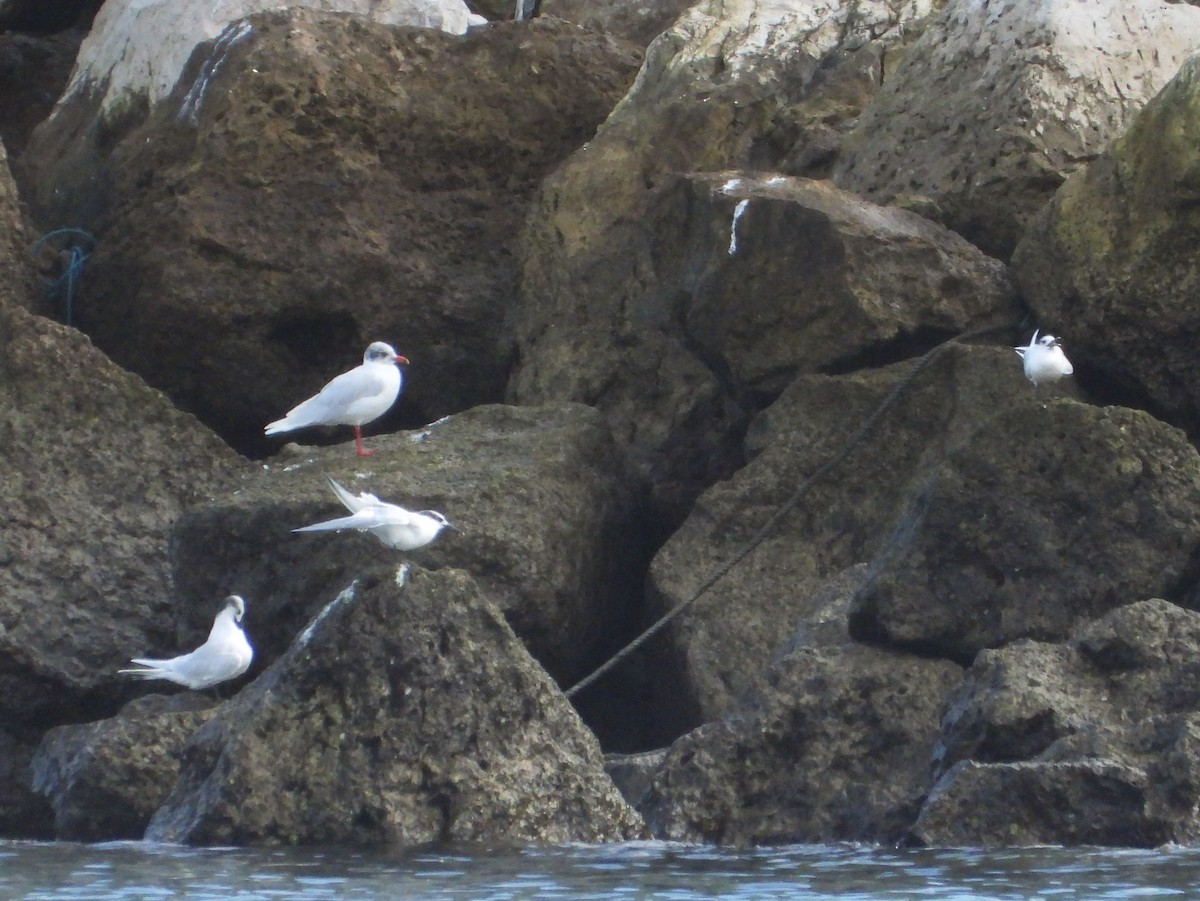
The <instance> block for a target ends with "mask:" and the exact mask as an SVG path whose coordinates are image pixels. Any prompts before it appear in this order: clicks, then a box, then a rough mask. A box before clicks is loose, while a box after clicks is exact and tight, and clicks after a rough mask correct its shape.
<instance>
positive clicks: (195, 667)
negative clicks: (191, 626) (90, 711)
mask: <svg viewBox="0 0 1200 901" xmlns="http://www.w3.org/2000/svg"><path fill="white" fill-rule="evenodd" d="M245 613H246V602H245V601H243V600H242V599H241V598H240V597H238V596H237V595H236V594H231V595H230V596H229V597H227V598H226V599H225V606H224V607H222V608H221V612H220V613H218V614H217V618H216V619H215V620H213V625H212V630H211V631H210V632H209V633H208V640H207V641H206V642H204V644H202V645H200V647H198V648H196V650H194V651H192V652H191V653H188V654H181V655H180V656H178V657H172V658H170V659H169V660H157V659H155V658H152V657H135V658H133V660H132V661H131V662H132V663H135V664H137V669H123V670H120V671H119V672H122V673H129V674H131V675H134V676H140V677H141V678H143V679H166V680H168V681H170V682H177V683H179V684H180V685H186V686H187V687H188V688H210V687H212V686H213V685H216V684H218V683H220V682H226V681H228V680H229V679H236V678H237V677H238V676H240V675H241V674H242V673H244V672H245V671H246V670H247V669H248V668H249V666H250V661H251V660H253V659H254V650H253V648H251V647H250V642H249V641H247V640H246V633H245V632H243V631H242V627H241V625H240V623H241V621H242V617H243V616H244V615H245Z"/></svg>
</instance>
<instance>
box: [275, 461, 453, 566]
mask: <svg viewBox="0 0 1200 901" xmlns="http://www.w3.org/2000/svg"><path fill="white" fill-rule="evenodd" d="M326 478H327V479H329V477H328V476H326ZM329 485H330V487H331V488H333V493H334V494H336V495H337V496H338V500H340V501H341V502H342V503H343V504H344V505H345V506H346V509H347V510H349V511H350V514H351V515H350V516H343V517H341V518H340V519H331V520H329V521H328V522H319V523H317V524H316V525H312V526H304V528H301V529H292V531H293V532H327V531H337V532H340V531H342V530H343V529H356V530H357V531H359V532H370V533H371V534H372V535H374V536H375V537H376V538H378V539H379V540H380V542H382V543H383V544H384V545H386V546H387V547H390V548H395V549H396V550H398V551H413V550H416V549H417V548H419V547H424V546H425V545H427V544H429V542H431V541H433V539H435V538H437V536H438V534H439V533H440V532H441V531H442V529H453V528H454V526H452V525H451V524H450V521H449V520H448V519H446V517H445V516H443V515H442V514H441V513H438V512H437V511H436V510H421V511H419V512H416V513H414V512H413V511H412V510H405V509H404V508H403V507H400V506H397V505H396V504H389V503H386V502H384V501H381V500H380V499H379V498H377V497H376V496H375V495H373V494H368V493H366V492H365V491H364V492H363V493H362V494H357V495H355V494H351V493H350V492H349V491H347V490H346V489H345V488H343V487H342V486H341V485H339V484H338V483H337V482H335V481H334V480H333V479H329Z"/></svg>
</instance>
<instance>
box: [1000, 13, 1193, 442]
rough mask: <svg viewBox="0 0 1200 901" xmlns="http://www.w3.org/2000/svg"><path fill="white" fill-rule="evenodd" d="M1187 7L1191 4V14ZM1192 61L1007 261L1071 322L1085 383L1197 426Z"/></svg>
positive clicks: (1047, 316)
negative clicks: (1086, 379)
mask: <svg viewBox="0 0 1200 901" xmlns="http://www.w3.org/2000/svg"><path fill="white" fill-rule="evenodd" d="M1196 12H1200V10H1197V11H1196ZM1198 178H1200V57H1192V58H1191V59H1189V60H1188V61H1187V63H1186V64H1185V65H1184V66H1183V68H1182V69H1181V70H1180V71H1179V74H1178V76H1177V77H1176V78H1175V79H1174V80H1173V81H1172V82H1171V83H1170V84H1169V85H1168V86H1167V87H1166V88H1165V89H1164V90H1163V91H1162V93H1161V94H1160V95H1159V96H1158V97H1156V98H1155V99H1154V100H1153V101H1152V102H1151V103H1150V104H1148V105H1147V106H1146V108H1145V110H1144V111H1143V112H1142V113H1141V114H1140V115H1139V116H1138V117H1137V118H1136V119H1135V120H1134V122H1133V124H1132V126H1131V127H1130V128H1129V130H1128V131H1127V132H1126V133H1125V134H1124V135H1123V136H1122V137H1121V138H1120V139H1119V140H1118V141H1116V142H1115V143H1114V144H1113V146H1112V147H1111V148H1110V150H1109V151H1108V152H1107V153H1105V154H1104V156H1103V157H1101V158H1100V159H1099V160H1097V161H1096V162H1095V163H1093V164H1092V165H1091V166H1089V167H1088V168H1087V169H1086V170H1085V171H1084V172H1081V173H1079V174H1078V175H1076V176H1075V177H1073V178H1071V179H1070V180H1069V181H1068V182H1067V183H1066V184H1065V185H1063V187H1062V188H1061V189H1060V190H1059V191H1058V193H1057V194H1056V195H1055V196H1054V200H1053V201H1052V202H1051V203H1050V204H1049V205H1048V206H1047V207H1046V209H1045V210H1044V211H1043V212H1042V214H1041V215H1039V216H1038V218H1037V220H1036V221H1035V222H1034V223H1033V225H1031V226H1030V229H1029V233H1028V236H1027V237H1026V239H1025V240H1024V241H1023V242H1022V243H1021V245H1020V247H1018V249H1017V253H1016V254H1015V255H1014V257H1013V267H1014V272H1015V273H1016V275H1017V277H1018V279H1019V280H1020V283H1021V286H1022V288H1023V290H1024V292H1025V294H1026V295H1027V297H1028V299H1029V304H1030V306H1031V307H1032V308H1033V309H1034V310H1036V311H1037V313H1038V315H1039V316H1040V317H1041V318H1042V319H1043V320H1048V321H1052V322H1059V323H1062V324H1063V328H1064V329H1065V328H1067V327H1069V328H1070V335H1071V342H1072V346H1073V347H1075V348H1076V349H1077V351H1078V353H1079V356H1080V357H1081V358H1082V359H1083V361H1084V363H1085V364H1086V365H1085V366H1084V367H1081V370H1080V371H1081V374H1083V373H1085V372H1086V373H1087V378H1088V380H1089V383H1090V384H1092V385H1093V386H1094V387H1095V388H1096V389H1097V390H1102V391H1104V392H1105V393H1106V394H1107V396H1110V397H1113V398H1117V399H1125V400H1126V401H1127V402H1129V403H1131V404H1136V405H1139V406H1143V405H1144V406H1147V407H1149V408H1150V409H1152V410H1155V411H1156V412H1158V413H1159V414H1160V415H1162V416H1164V417H1165V418H1167V419H1168V420H1169V421H1170V422H1172V423H1174V424H1175V425H1178V426H1180V427H1182V428H1184V429H1185V430H1187V431H1188V433H1189V434H1191V435H1196V434H1200V362H1198V361H1197V358H1196V354H1195V347H1196V335H1197V334H1198V333H1200V313H1198V312H1197V309H1196V304H1195V298H1196V294H1197V290H1198V288H1200V282H1198V280H1197V273H1196V267H1195V265H1194V261H1193V259H1192V253H1191V250H1190V248H1192V247H1194V246H1195V244H1196V242H1197V240H1200V211H1198V210H1197V207H1196V203H1195V199H1196V183H1197V179H1198Z"/></svg>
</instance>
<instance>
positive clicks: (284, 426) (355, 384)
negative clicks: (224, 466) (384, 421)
mask: <svg viewBox="0 0 1200 901" xmlns="http://www.w3.org/2000/svg"><path fill="white" fill-rule="evenodd" d="M397 364H403V365H406V366H407V365H408V358H407V357H402V356H401V355H400V354H398V353H396V351H395V350H394V349H392V347H391V345H389V344H384V343H383V342H382V341H376V342H375V343H373V344H372V345H371V346H370V347H368V348H367V352H366V353H365V354H363V361H362V365H361V366H356V367H354V368H353V369H351V370H350V371H349V372H343V373H342V374H341V375H339V376H336V377H335V378H334V379H333V380H332V381H330V382H329V384H327V385H326V386H325V387H324V388H322V389H321V390H320V391H319V392H318V393H317V394H315V395H313V396H312V397H310V398H309V399H308V400H306V401H304V402H302V403H300V404H297V405H296V406H295V407H293V408H292V409H290V410H288V413H287V415H286V416H284V417H283V419H277V420H275V421H274V422H272V423H269V424H268V425H267V427H266V428H265V429H264V430H263V431H264V433H265V434H267V435H275V434H277V433H279V432H290V431H292V430H293V429H305V428H308V427H309V426H313V425H352V426H354V452H355V453H356V454H358V455H359V456H360V457H369V456H371V454H373V453H375V451H370V450H367V449H366V448H365V447H363V443H362V427H363V426H364V425H366V424H367V423H368V422H373V421H374V420H376V419H378V418H379V417H380V416H382V415H383V414H384V413H386V412H387V411H388V410H389V409H390V408H391V406H392V404H394V403H395V402H396V398H397V397H399V396H400V386H401V384H402V383H403V377H402V376H401V373H400V368H399V366H398V365H397Z"/></svg>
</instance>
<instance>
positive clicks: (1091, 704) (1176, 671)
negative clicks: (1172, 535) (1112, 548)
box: [913, 599, 1200, 846]
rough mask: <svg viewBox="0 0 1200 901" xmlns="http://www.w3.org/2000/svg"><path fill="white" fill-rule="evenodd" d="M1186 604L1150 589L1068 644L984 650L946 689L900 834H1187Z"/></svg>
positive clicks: (1141, 841)
mask: <svg viewBox="0 0 1200 901" xmlns="http://www.w3.org/2000/svg"><path fill="white" fill-rule="evenodd" d="M1197 659H1200V615H1198V614H1196V613H1194V612H1192V611H1189V610H1184V609H1183V608H1181V607H1178V606H1176V605H1174V604H1170V603H1168V602H1166V601H1163V600H1160V599H1155V600H1150V601H1144V602H1140V603H1136V604H1129V605H1126V606H1123V607H1120V608H1118V609H1116V610H1114V611H1112V612H1111V613H1109V614H1107V615H1105V616H1104V617H1102V618H1101V619H1099V620H1096V621H1093V622H1089V623H1086V624H1083V625H1081V627H1080V628H1079V629H1078V630H1077V631H1076V632H1075V633H1074V634H1073V635H1072V637H1071V639H1070V641H1069V642H1067V643H1065V644H1061V645H1047V644H1042V643H1038V642H1033V641H1020V642H1015V643H1013V644H1011V645H1009V646H1007V647H1004V648H1001V649H998V650H991V651H985V652H984V653H982V654H980V655H979V657H978V659H977V660H976V661H975V663H974V664H973V665H972V667H971V668H970V670H969V671H968V672H967V677H966V679H965V681H964V683H963V685H962V686H961V687H960V688H959V689H957V690H956V691H955V693H954V695H953V696H952V698H951V700H950V703H949V709H948V712H947V714H946V717H945V720H944V722H943V727H942V733H943V734H942V745H941V748H940V750H939V754H938V759H937V767H936V771H935V775H937V776H939V777H940V780H939V782H938V784H937V787H936V789H935V790H934V791H933V792H932V793H931V794H930V797H929V799H928V800H927V802H926V804H925V807H924V809H923V810H922V811H921V815H920V818H919V819H918V821H917V823H916V825H915V827H914V830H913V838H914V839H915V840H917V841H920V842H922V843H925V844H931V845H1023V844H1065V845H1078V844H1100V845H1129V846H1155V845H1160V844H1163V843H1165V842H1177V843H1180V844H1190V843H1194V842H1195V841H1196V840H1197V838H1198V837H1200V816H1197V813H1196V811H1197V810H1198V809H1200V804H1198V802H1200V772H1198V771H1197V765H1196V759H1197V751H1198V750H1200V671H1198V670H1197V666H1196V660H1197Z"/></svg>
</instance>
